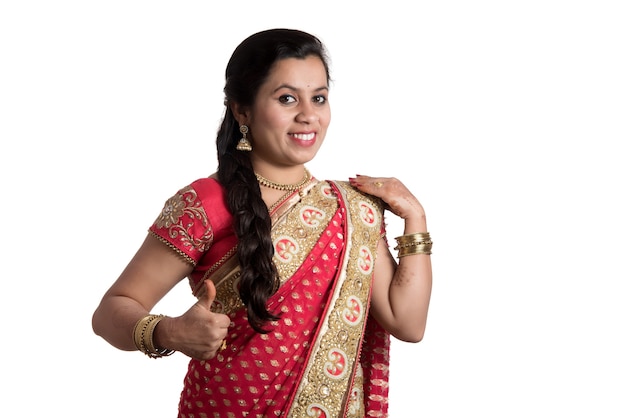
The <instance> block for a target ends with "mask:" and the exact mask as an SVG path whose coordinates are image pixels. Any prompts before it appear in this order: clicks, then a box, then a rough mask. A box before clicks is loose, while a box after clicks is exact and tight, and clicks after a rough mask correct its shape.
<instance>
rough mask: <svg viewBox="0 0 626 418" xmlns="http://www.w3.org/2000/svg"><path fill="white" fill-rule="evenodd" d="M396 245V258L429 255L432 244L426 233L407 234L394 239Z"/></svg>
mask: <svg viewBox="0 0 626 418" xmlns="http://www.w3.org/2000/svg"><path fill="white" fill-rule="evenodd" d="M396 242H397V243H398V245H397V246H396V247H395V248H394V250H398V258H401V257H406V256H407V255H415V254H425V255H430V254H432V253H431V249H432V247H433V242H432V240H431V239H430V234H429V233H428V232H416V233H415V234H407V235H401V236H399V237H396Z"/></svg>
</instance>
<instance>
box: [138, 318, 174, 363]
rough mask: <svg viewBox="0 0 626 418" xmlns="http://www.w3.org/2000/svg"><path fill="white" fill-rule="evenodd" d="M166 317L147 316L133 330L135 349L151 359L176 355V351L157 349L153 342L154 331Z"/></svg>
mask: <svg viewBox="0 0 626 418" xmlns="http://www.w3.org/2000/svg"><path fill="white" fill-rule="evenodd" d="M164 317H165V315H146V316H144V317H143V318H141V319H140V320H139V321H137V323H136V324H135V328H133V341H134V342H135V347H137V349H138V350H139V351H141V352H142V353H144V354H145V355H147V356H148V357H150V358H159V357H164V356H170V355H172V354H173V353H174V350H169V349H167V348H157V347H155V346H154V341H153V340H152V334H153V333H154V329H155V328H156V326H157V324H158V323H159V321H160V320H161V319H163V318H164Z"/></svg>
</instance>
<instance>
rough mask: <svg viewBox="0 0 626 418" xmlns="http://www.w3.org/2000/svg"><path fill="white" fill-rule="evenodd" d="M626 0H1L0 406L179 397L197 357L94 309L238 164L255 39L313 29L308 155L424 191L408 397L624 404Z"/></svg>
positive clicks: (37, 412)
mask: <svg viewBox="0 0 626 418" xmlns="http://www.w3.org/2000/svg"><path fill="white" fill-rule="evenodd" d="M620 3H622V2H619V1H602V0H596V1H555V0H543V1H533V0H530V1H528V0H527V1H523V2H522V1H485V0H479V1H437V2H417V3H411V2H400V1H393V0H387V1H384V2H367V1H363V2H353V3H350V4H348V3H342V2H340V1H322V0H318V1H313V2H294V1H237V2H225V1H221V2H212V1H181V2H165V1H134V0H127V1H115V0H113V1H106V2H104V1H101V2H96V1H86V0H85V1H67V0H61V1H49V2H47V1H3V2H2V3H0V4H1V5H0V63H1V65H0V138H1V147H2V148H1V156H0V161H1V167H0V170H1V172H0V181H1V182H2V202H1V203H2V204H1V205H0V219H1V220H2V233H3V234H2V237H3V240H2V241H3V249H2V252H1V253H0V254H1V255H0V257H1V267H0V269H1V270H0V277H2V282H3V286H2V290H0V314H1V318H2V321H1V324H2V326H1V327H0V339H1V342H2V344H1V347H2V352H1V356H0V358H1V360H0V362H1V363H0V367H1V370H0V376H1V377H0V379H1V380H2V384H3V388H4V389H3V393H2V402H0V415H1V416H3V417H11V416H22V417H31V416H33V417H34V416H68V417H79V416H80V417H83V416H89V417H133V416H150V417H173V416H175V413H176V407H177V401H178V396H179V391H180V389H181V387H182V378H183V375H184V373H185V367H186V359H185V358H184V357H183V356H182V355H180V354H176V355H174V356H172V357H170V358H167V359H161V360H158V361H154V360H150V359H148V358H146V357H145V356H143V355H141V354H139V353H137V352H132V353H127V352H121V351H117V350H116V349H114V348H113V347H111V346H109V345H108V344H107V343H106V342H104V340H102V339H100V338H99V337H96V336H95V335H94V334H93V332H92V330H91V322H90V321H91V314H92V312H93V310H94V309H95V307H96V306H97V304H98V302H99V300H100V297H101V296H102V294H103V293H104V292H105V291H106V289H107V288H108V287H109V285H110V284H111V283H112V282H113V281H114V280H115V279H116V278H117V275H118V274H119V273H120V272H121V270H122V269H123V268H124V266H125V265H126V263H127V262H128V260H129V259H130V258H131V257H132V255H133V254H134V252H135V250H136V248H137V247H138V246H139V244H140V243H141V241H142V240H143V238H144V236H145V233H146V229H147V227H148V226H149V224H150V223H151V222H152V221H153V220H154V218H155V217H156V215H157V214H158V212H159V211H160V209H161V207H162V204H163V202H164V201H165V199H166V198H168V197H169V196H170V195H171V194H172V193H173V192H175V191H176V190H177V189H178V188H179V187H181V186H184V185H186V184H187V183H189V182H190V181H192V180H195V179H196V178H198V177H203V176H206V175H208V174H209V173H211V172H213V171H214V170H215V168H216V162H215V148H214V138H215V132H216V129H217V127H218V123H219V120H220V118H221V115H222V110H223V107H222V100H223V96H222V87H223V71H224V68H225V65H226V62H227V60H228V58H229V57H230V53H231V52H232V50H233V48H234V47H235V46H236V45H237V44H238V43H239V42H240V41H241V40H243V38H245V37H246V36H248V35H250V34H251V33H253V32H256V31H257V30H261V29H266V28H271V27H290V28H299V29H303V30H307V31H310V32H312V33H314V34H316V35H318V36H319V37H320V38H321V39H322V40H323V41H324V42H325V43H326V45H327V47H328V49H329V51H330V54H331V59H332V76H333V79H334V83H333V85H332V92H331V105H332V108H333V123H332V124H331V128H330V131H329V134H328V136H327V139H326V143H325V145H324V147H323V149H322V151H321V152H320V154H319V155H318V158H317V159H316V160H315V161H314V162H312V163H311V164H310V165H309V168H310V169H311V171H312V172H313V173H314V174H315V175H316V176H317V177H319V178H335V179H346V178H347V177H349V176H353V175H355V174H357V173H360V174H370V175H377V176H395V177H398V178H400V179H401V180H403V181H404V182H405V183H406V184H407V185H408V186H409V187H410V188H411V190H412V191H413V192H414V193H415V194H416V196H418V198H419V199H420V200H421V201H422V203H423V205H424V206H425V208H426V210H427V215H428V221H429V229H430V231H431V234H432V236H433V239H434V241H435V245H434V248H433V250H434V254H433V265H434V289H433V296H432V304H431V310H430V317H429V323H428V328H427V333H426V337H425V339H424V340H423V341H422V342H421V343H419V344H416V345H415V344H408V343H401V342H398V341H394V342H393V345H392V353H391V356H392V369H391V407H390V412H391V416H392V417H423V418H439V417H441V418H449V417H460V416H463V417H464V416H472V417H473V416H476V417H478V416H480V417H530V416H532V417H566V416H581V417H583V416H584V417H624V416H626V405H625V402H626V401H624V394H625V393H626V360H625V359H626V355H625V353H626V338H625V336H624V334H625V332H626V329H625V328H626V327H625V326H624V323H625V319H626V304H625V303H624V290H623V289H624V286H623V282H624V280H625V279H626V267H625V266H624V251H625V249H626V245H625V243H624V239H625V237H626V228H625V226H626V225H625V221H624V214H625V213H626V204H625V203H624V180H625V179H626V169H625V168H624V162H623V159H624V155H625V152H624V151H623V149H622V147H623V143H624V140H625V139H626V128H625V116H626V82H625V80H626V77H625V76H624V74H626V56H625V53H626V29H625V28H626V26H625V25H624V22H625V19H626V14H625V13H624V12H623V10H622V9H621V8H620V7H619V6H620ZM409 4H411V6H410V7H409ZM340 5H342V7H341V8H340V7H339V6H340ZM343 5H345V6H343ZM389 229H390V233H389V235H390V236H391V237H393V236H396V235H397V234H399V233H401V225H400V224H399V223H398V222H397V221H396V220H394V219H389ZM192 302H193V300H192V298H191V294H190V292H189V290H188V288H187V285H186V284H183V285H182V286H181V287H180V288H177V289H176V291H175V292H174V293H173V294H171V295H170V296H168V298H166V299H165V300H164V301H162V303H161V304H160V306H158V309H157V311H159V312H163V313H167V314H170V315H176V314H180V313H182V312H184V311H185V310H186V309H187V307H188V306H189V305H190V304H191V303H192Z"/></svg>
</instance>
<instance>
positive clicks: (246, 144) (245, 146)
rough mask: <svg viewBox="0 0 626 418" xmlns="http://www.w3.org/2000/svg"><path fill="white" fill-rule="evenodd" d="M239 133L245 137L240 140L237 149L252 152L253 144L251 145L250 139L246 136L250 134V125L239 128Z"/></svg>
mask: <svg viewBox="0 0 626 418" xmlns="http://www.w3.org/2000/svg"><path fill="white" fill-rule="evenodd" d="M239 132H241V134H242V135H243V137H241V139H240V140H239V143H238V144H237V149H238V150H239V151H252V144H250V141H248V138H246V134H247V133H248V125H241V126H240V127H239Z"/></svg>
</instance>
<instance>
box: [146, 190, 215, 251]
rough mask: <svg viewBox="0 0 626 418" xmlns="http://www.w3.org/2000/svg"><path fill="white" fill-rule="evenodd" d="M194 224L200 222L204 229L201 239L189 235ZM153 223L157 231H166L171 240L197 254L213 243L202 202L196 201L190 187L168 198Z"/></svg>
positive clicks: (211, 231)
mask: <svg viewBox="0 0 626 418" xmlns="http://www.w3.org/2000/svg"><path fill="white" fill-rule="evenodd" d="M185 215H187V217H188V220H187V223H186V224H185V223H183V217H184V216H185ZM195 222H200V223H201V224H202V226H203V227H204V228H205V230H204V234H203V235H202V236H201V237H194V236H193V235H192V234H191V231H192V229H193V227H194V225H195ZM154 223H155V226H156V227H157V228H158V229H166V230H167V233H168V236H169V237H170V238H171V239H173V240H178V241H179V242H180V243H181V244H182V245H183V246H184V247H191V248H194V249H195V250H196V251H198V252H201V253H202V252H205V251H207V250H208V249H209V247H210V246H211V244H212V243H213V229H212V228H211V225H210V224H209V220H208V218H207V215H206V212H205V211H204V208H203V207H202V201H201V200H199V199H198V195H197V193H196V191H195V190H194V189H193V188H192V187H191V186H187V187H185V188H183V189H181V190H180V191H178V193H176V194H175V195H174V196H172V197H170V198H169V199H168V200H167V201H166V202H165V205H164V206H163V209H162V210H161V213H160V214H159V216H158V217H157V219H156V220H155V222H154Z"/></svg>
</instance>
